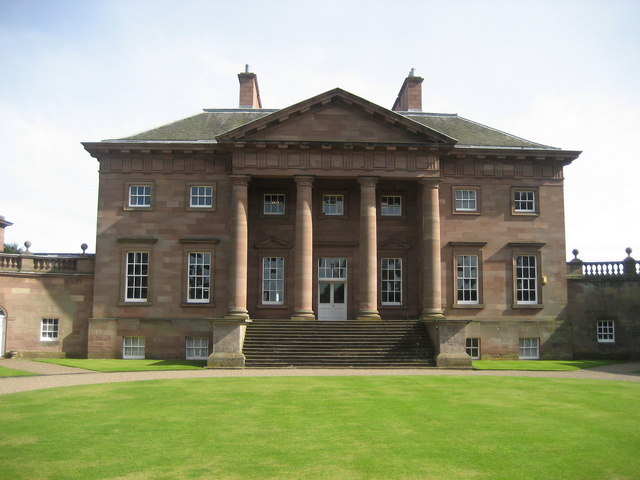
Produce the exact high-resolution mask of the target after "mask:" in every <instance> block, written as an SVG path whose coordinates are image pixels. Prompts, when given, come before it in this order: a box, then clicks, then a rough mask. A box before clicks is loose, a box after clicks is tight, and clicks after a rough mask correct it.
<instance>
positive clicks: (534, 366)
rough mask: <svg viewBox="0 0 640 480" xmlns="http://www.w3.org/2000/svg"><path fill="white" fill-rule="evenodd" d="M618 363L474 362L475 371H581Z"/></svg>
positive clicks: (547, 361)
mask: <svg viewBox="0 0 640 480" xmlns="http://www.w3.org/2000/svg"><path fill="white" fill-rule="evenodd" d="M612 363H620V362H616V361H615V360H474V361H473V368H475V369H476V370H544V371H549V370H559V371H562V370H565V371H566V370H581V369H583V368H593V367H599V366H601V365H611V364H612Z"/></svg>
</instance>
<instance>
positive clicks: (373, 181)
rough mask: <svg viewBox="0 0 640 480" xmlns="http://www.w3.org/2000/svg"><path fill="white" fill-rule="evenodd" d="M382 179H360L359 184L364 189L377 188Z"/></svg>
mask: <svg viewBox="0 0 640 480" xmlns="http://www.w3.org/2000/svg"><path fill="white" fill-rule="evenodd" d="M379 179H380V177H358V183H359V184H360V185H362V186H363V187H375V186H376V184H377V183H378V180H379Z"/></svg>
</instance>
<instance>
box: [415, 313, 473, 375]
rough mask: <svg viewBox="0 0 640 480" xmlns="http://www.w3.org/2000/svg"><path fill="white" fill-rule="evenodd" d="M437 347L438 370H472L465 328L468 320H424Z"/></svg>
mask: <svg viewBox="0 0 640 480" xmlns="http://www.w3.org/2000/svg"><path fill="white" fill-rule="evenodd" d="M423 321H424V322H425V323H426V325H427V329H428V330H429V335H430V336H431V339H432V340H433V343H434V345H435V347H436V352H437V354H436V366H437V367H438V368H471V357H470V356H469V355H467V349H466V337H465V333H464V330H465V327H466V326H467V325H468V324H469V323H470V322H469V321H468V320H447V319H442V320H423Z"/></svg>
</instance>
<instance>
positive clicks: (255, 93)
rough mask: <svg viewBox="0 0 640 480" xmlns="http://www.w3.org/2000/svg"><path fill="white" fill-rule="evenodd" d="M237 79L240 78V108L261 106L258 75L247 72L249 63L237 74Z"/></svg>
mask: <svg viewBox="0 0 640 480" xmlns="http://www.w3.org/2000/svg"><path fill="white" fill-rule="evenodd" d="M238 80H240V108H262V102H261V101H260V89H259V88H258V76H257V75H256V74H255V73H251V72H249V65H246V66H245V68H244V72H243V73H239V74H238Z"/></svg>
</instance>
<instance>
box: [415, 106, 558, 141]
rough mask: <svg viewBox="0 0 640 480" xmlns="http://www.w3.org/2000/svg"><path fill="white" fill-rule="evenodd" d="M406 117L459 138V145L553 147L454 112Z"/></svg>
mask: <svg viewBox="0 0 640 480" xmlns="http://www.w3.org/2000/svg"><path fill="white" fill-rule="evenodd" d="M404 116H405V117H407V118H410V119H411V120H413V121H415V122H418V123H421V124H422V125H425V126H427V127H429V128H433V129H434V130H438V131H439V132H442V133H444V134H445V135H448V136H449V137H452V138H455V139H456V140H458V146H462V145H468V146H478V147H518V148H553V147H549V146H548V145H543V144H541V143H536V142H531V141H529V140H525V139H523V138H520V137H516V136H515V135H511V134H509V133H506V132H501V131H500V130H496V129H494V128H491V127H487V126H486V125H482V124H480V123H477V122H474V121H472V120H467V119H466V118H463V117H459V116H458V115H452V114H437V113H434V114H429V113H427V114H420V115H412V114H411V113H408V114H404Z"/></svg>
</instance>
